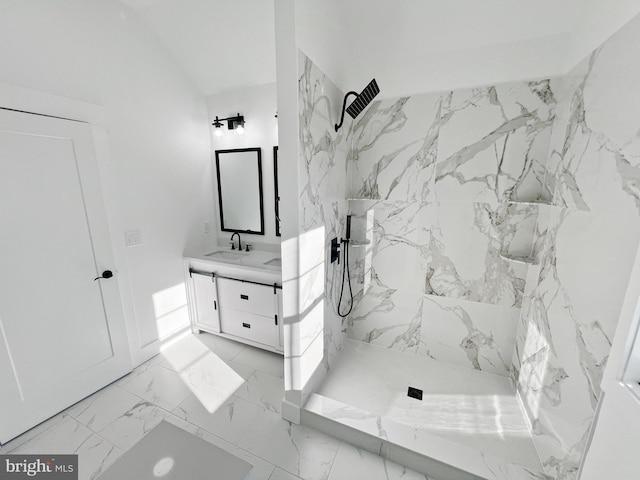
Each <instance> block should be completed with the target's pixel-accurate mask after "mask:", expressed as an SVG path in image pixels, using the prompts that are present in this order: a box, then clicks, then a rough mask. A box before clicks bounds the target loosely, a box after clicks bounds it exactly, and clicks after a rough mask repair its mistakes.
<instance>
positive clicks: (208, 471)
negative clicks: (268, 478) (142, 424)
mask: <svg viewBox="0 0 640 480" xmlns="http://www.w3.org/2000/svg"><path fill="white" fill-rule="evenodd" d="M252 468H253V465H251V464H250V463H247V462H245V461H244V460H241V459H239V458H238V457H236V456H234V455H231V454H230V453H229V452H226V451H225V450H222V449H221V448H218V447H216V446H215V445H212V444H210V443H209V442H206V441H204V440H202V439H201V438H198V437H196V436H195V435H192V434H191V433H189V432H185V431H184V430H182V429H181V428H178V427H176V426H175V425H172V424H170V423H167V422H165V421H163V422H161V423H160V424H159V425H158V426H157V427H156V428H154V429H153V430H152V431H151V432H149V433H148V434H146V435H145V436H144V438H143V439H142V440H140V441H139V442H138V443H136V444H135V445H134V446H133V447H132V448H131V449H130V450H129V451H127V452H126V453H125V454H124V455H122V457H120V458H119V459H118V460H117V461H116V463H114V464H113V465H112V466H111V467H109V469H108V470H106V471H105V472H104V473H103V474H102V475H100V477H98V480H159V479H162V480H244V479H245V478H246V477H247V475H248V473H249V471H250V470H251V469H252Z"/></svg>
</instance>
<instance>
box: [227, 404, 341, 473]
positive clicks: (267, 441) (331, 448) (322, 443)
mask: <svg viewBox="0 0 640 480" xmlns="http://www.w3.org/2000/svg"><path fill="white" fill-rule="evenodd" d="M238 445H239V446H240V447H241V448H244V449H245V450H248V451H250V452H252V453H253V454H255V455H257V456H259V457H261V458H264V459H265V460H267V461H268V462H270V463H272V464H274V465H276V466H277V467H280V468H281V469H283V470H286V471H287V472H289V473H292V474H294V475H297V476H299V477H301V478H304V479H305V480H325V479H326V478H327V477H328V475H329V471H330V469H331V464H332V463H333V459H334V458H335V456H336V452H337V451H338V447H339V445H340V441H339V440H336V439H334V438H332V437H329V436H328V435H325V434H323V433H320V432H318V431H316V430H313V429H311V428H308V427H305V426H304V425H295V424H291V423H289V422H287V421H286V420H283V419H282V418H280V415H278V414H275V413H273V412H269V411H264V413H262V414H261V415H259V416H258V418H257V419H255V421H254V422H252V425H251V427H250V428H249V429H248V430H247V431H246V434H245V435H244V436H242V438H241V439H239V441H238Z"/></svg>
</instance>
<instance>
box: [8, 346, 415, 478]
mask: <svg viewBox="0 0 640 480" xmlns="http://www.w3.org/2000/svg"><path fill="white" fill-rule="evenodd" d="M283 382H284V381H283V361H282V356H279V355H276V354H273V353H270V352H266V351H263V350H260V349H256V348H253V347H250V346H245V345H243V344H240V343H236V342H233V341H230V340H227V339H224V338H221V337H217V336H214V335H209V334H200V335H190V336H188V337H187V338H185V339H183V340H181V341H180V342H179V343H177V344H176V345H174V346H172V347H171V348H169V349H167V350H165V351H164V352H162V353H161V354H160V355H157V356H156V357H154V358H152V359H151V360H149V361H148V362H146V363H144V364H142V365H141V366H139V367H137V368H136V369H135V370H134V371H133V372H131V373H130V374H129V375H127V376H125V377H123V378H121V379H120V380H118V381H117V382H114V383H113V384H111V385H109V386H107V387H105V388H104V389H102V390H100V391H99V392H96V393H95V394H93V395H91V396H90V397H88V398H86V399H84V400H82V401H81V402H79V403H77V404H76V405H74V406H72V407H70V408H68V409H67V410H65V411H63V412H61V413H60V414H58V415H56V416H55V417H53V418H51V419H49V420H47V421H46V422H44V423H42V424H40V425H38V426H37V427H35V428H33V429H31V430H30V431H28V432H26V433H24V434H23V435H21V436H19V437H18V438H16V439H14V440H12V441H11V442H8V443H7V444H5V445H2V446H1V447H0V452H2V453H25V454H27V453H61V454H62V453H77V454H79V463H80V466H79V471H80V479H82V480H89V479H94V478H97V477H98V476H99V475H100V474H101V473H102V472H104V471H105V470H106V469H107V468H108V467H109V466H110V465H112V464H113V462H115V461H116V460H117V459H118V458H119V457H120V456H122V455H123V453H124V452H126V451H127V450H129V449H130V448H131V447H132V446H133V445H135V444H136V442H138V441H139V440H140V439H142V438H143V437H144V436H145V435H146V434H147V433H148V432H150V431H151V430H152V429H153V428H154V427H155V426H157V425H158V424H159V423H160V422H161V421H162V420H166V421H168V422H170V423H172V424H174V425H176V426H178V427H180V428H182V429H184V430H186V431H188V432H191V433H193V434H195V435H197V436H198V437H200V438H202V439H204V440H206V441H208V442H210V443H212V444H213V445H216V446H218V447H220V448H222V449H224V450H226V451H228V452H230V453H232V454H234V455H236V456H238V457H239V458H241V459H243V460H246V461H247V462H249V463H251V464H253V465H254V468H253V470H252V471H251V472H250V474H249V476H248V477H247V478H248V479H250V480H342V479H348V478H367V479H372V480H378V479H379V480H393V479H398V480H399V479H403V480H404V479H407V480H414V479H415V480H417V479H422V480H425V479H426V477H425V476H424V475H421V474H418V473H416V472H413V471H411V470H409V469H407V468H405V467H403V466H400V465H398V464H395V463H393V462H390V461H387V460H385V459H383V458H381V457H379V456H377V455H373V454H371V453H369V452H366V451H364V450H359V449H357V448H355V447H353V446H351V445H349V444H347V443H344V442H341V441H340V440H337V439H335V438H332V437H330V436H327V435H325V434H323V433H320V432H318V431H316V430H314V429H312V428H309V427H306V426H303V425H292V424H290V423H289V422H287V421H285V420H282V418H281V417H280V413H279V412H280V400H281V398H282V396H283V391H284V389H283ZM212 478H215V477H213V476H212ZM123 480H126V479H123Z"/></svg>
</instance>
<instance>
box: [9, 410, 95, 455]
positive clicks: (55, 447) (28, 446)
mask: <svg viewBox="0 0 640 480" xmlns="http://www.w3.org/2000/svg"><path fill="white" fill-rule="evenodd" d="M92 435H94V433H93V432H92V431H91V430H89V429H88V428H87V427H85V426H84V425H82V424H80V423H79V422H78V421H76V420H74V419H73V418H71V417H69V416H66V415H65V416H63V417H62V419H61V420H60V421H59V422H58V423H56V424H55V425H53V426H52V427H50V428H49V429H47V430H45V431H44V432H42V433H40V434H39V435H38V436H36V437H34V438H32V439H31V440H29V441H27V442H25V443H23V444H22V445H20V446H19V447H17V448H15V449H12V450H11V452H10V453H11V454H20V453H23V454H30V453H43V452H44V453H61V454H64V453H67V454H68V453H77V452H78V450H79V449H80V448H81V447H82V446H83V445H84V443H85V442H86V441H87V440H88V439H89V438H90V437H91V436H92Z"/></svg>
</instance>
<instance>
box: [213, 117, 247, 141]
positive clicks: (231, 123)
mask: <svg viewBox="0 0 640 480" xmlns="http://www.w3.org/2000/svg"><path fill="white" fill-rule="evenodd" d="M222 122H227V129H228V130H235V131H236V133H237V134H238V135H243V134H244V116H242V115H240V114H239V113H238V115H236V116H235V117H227V118H218V116H217V115H216V118H215V120H214V121H213V123H212V124H211V125H213V126H214V130H213V133H214V135H215V136H216V137H221V136H222V126H223V125H224V124H223V123H222Z"/></svg>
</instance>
